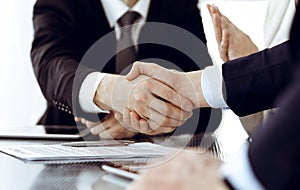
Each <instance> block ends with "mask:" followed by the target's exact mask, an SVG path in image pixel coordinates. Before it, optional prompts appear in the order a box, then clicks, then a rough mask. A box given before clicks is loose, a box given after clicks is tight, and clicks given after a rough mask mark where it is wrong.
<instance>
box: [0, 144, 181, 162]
mask: <svg viewBox="0 0 300 190" xmlns="http://www.w3.org/2000/svg"><path fill="white" fill-rule="evenodd" d="M178 150H179V149H175V148H169V147H163V146H160V145H156V144H152V143H135V144H130V145H128V146H104V147H69V146H62V145H3V146H2V145H1V146H0V151H1V152H4V153H6V154H9V155H12V156H14V157H17V158H19V159H22V160H24V161H64V160H77V161H78V160H103V161H109V160H118V159H120V160H124V159H138V158H158V157H162V156H165V155H167V154H170V153H172V152H176V151H178Z"/></svg>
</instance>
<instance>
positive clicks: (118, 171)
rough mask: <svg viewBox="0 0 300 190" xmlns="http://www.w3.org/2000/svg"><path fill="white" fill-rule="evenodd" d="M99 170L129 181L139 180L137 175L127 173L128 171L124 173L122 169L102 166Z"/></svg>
mask: <svg viewBox="0 0 300 190" xmlns="http://www.w3.org/2000/svg"><path fill="white" fill-rule="evenodd" d="M101 168H102V169H103V170H104V171H106V172H108V173H111V174H115V175H118V176H121V177H125V178H128V179H131V180H137V179H139V178H140V175H138V174H135V173H132V172H128V171H125V170H122V169H118V168H114V167H111V166H108V165H103V166H102V167H101Z"/></svg>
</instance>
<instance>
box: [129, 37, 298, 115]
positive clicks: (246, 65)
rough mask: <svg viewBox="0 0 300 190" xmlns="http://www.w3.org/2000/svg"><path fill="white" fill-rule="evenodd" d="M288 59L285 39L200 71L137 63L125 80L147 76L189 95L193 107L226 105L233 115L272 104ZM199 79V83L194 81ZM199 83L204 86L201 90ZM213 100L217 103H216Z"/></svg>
mask: <svg viewBox="0 0 300 190" xmlns="http://www.w3.org/2000/svg"><path fill="white" fill-rule="evenodd" d="M289 60H290V55H289V41H287V42H285V43H283V44H280V45H278V46H275V47H273V48H271V49H266V50H263V51H260V52H258V53H255V54H252V55H250V56H247V57H243V58H240V59H236V60H232V61H229V62H227V63H226V64H223V66H222V68H219V67H218V66H209V67H206V68H205V69H204V70H203V72H202V71H195V72H189V73H183V72H177V71H170V70H167V69H164V68H162V67H160V66H158V65H155V64H149V63H140V62H137V63H135V64H134V66H133V68H132V70H131V72H130V73H129V74H128V75H127V79H128V80H132V79H134V78H136V77H137V76H139V75H147V76H150V77H152V78H154V79H156V80H159V81H161V82H164V83H166V84H168V85H169V86H171V87H173V88H174V89H176V90H177V91H178V92H179V93H181V94H182V95H183V96H186V97H189V98H190V100H191V101H192V102H193V103H194V105H196V107H197V106H198V107H207V106H211V107H215V108H222V107H223V106H226V104H227V105H228V106H229V108H231V109H232V110H233V111H234V112H235V113H236V114H237V115H239V116H244V115H249V114H251V113H256V112H259V111H262V110H265V109H269V108H273V106H275V105H274V103H275V99H276V98H277V97H278V96H279V95H280V93H281V92H282V91H283V90H284V88H285V87H286V85H287V83H288V82H289V81H290V77H291V73H292V71H293V66H292V65H291V64H290V62H289ZM195 76H196V77H195ZM203 76H204V78H203ZM195 80H198V81H195ZM199 81H200V85H199V84H197V83H199ZM222 82H223V83H222ZM201 84H202V86H201ZM203 84H205V85H203ZM203 86H206V87H205V89H204V88H203ZM222 95H223V96H222ZM211 99H212V101H210V100H211ZM222 100H223V101H224V100H225V102H226V104H224V102H223V101H222ZM216 101H217V102H221V103H217V104H216ZM222 102H223V103H222Z"/></svg>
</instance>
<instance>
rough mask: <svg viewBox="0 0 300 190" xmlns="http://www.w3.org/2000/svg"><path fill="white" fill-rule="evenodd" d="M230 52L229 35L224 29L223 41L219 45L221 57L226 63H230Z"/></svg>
mask: <svg viewBox="0 0 300 190" xmlns="http://www.w3.org/2000/svg"><path fill="white" fill-rule="evenodd" d="M228 51H229V33H228V31H227V29H224V30H223V32H222V40H221V43H220V44H219V53H220V57H221V59H222V60H223V61H224V62H227V61H229V56H228Z"/></svg>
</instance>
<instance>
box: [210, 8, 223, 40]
mask: <svg viewBox="0 0 300 190" xmlns="http://www.w3.org/2000/svg"><path fill="white" fill-rule="evenodd" d="M207 8H208V11H209V13H210V16H211V19H212V22H213V27H214V30H215V36H216V40H217V43H218V44H220V42H221V39H222V27H221V13H220V12H219V11H218V9H217V7H216V6H213V5H207Z"/></svg>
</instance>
